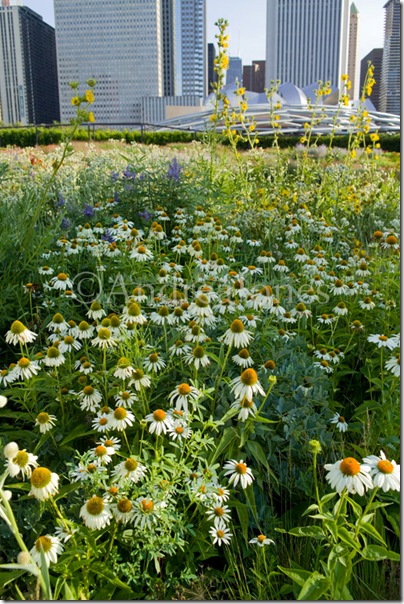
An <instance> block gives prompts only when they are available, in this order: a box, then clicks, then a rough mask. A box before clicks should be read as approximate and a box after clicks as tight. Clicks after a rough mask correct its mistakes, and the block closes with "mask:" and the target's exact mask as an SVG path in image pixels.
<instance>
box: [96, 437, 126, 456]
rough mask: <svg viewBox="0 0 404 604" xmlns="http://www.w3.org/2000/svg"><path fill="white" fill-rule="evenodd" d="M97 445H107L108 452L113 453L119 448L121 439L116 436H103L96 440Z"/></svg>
mask: <svg viewBox="0 0 404 604" xmlns="http://www.w3.org/2000/svg"><path fill="white" fill-rule="evenodd" d="M97 445H104V447H108V449H109V454H110V455H114V454H115V453H116V452H117V451H119V449H120V448H121V441H120V440H119V438H117V437H116V436H103V437H102V438H100V440H99V441H97Z"/></svg>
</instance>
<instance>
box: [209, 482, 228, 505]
mask: <svg viewBox="0 0 404 604" xmlns="http://www.w3.org/2000/svg"><path fill="white" fill-rule="evenodd" d="M212 498H213V499H214V501H215V502H217V503H218V504H219V505H221V504H222V503H225V502H226V501H228V500H229V498H230V491H229V489H226V488H225V487H222V486H220V485H215V486H214V488H213V491H212Z"/></svg>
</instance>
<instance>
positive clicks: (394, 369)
mask: <svg viewBox="0 0 404 604" xmlns="http://www.w3.org/2000/svg"><path fill="white" fill-rule="evenodd" d="M384 366H385V368H386V369H388V371H391V373H392V374H393V375H394V376H395V377H400V353H399V352H398V353H397V354H396V355H395V356H394V357H390V358H389V359H388V361H386V363H385V365H384Z"/></svg>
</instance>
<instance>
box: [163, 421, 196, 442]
mask: <svg viewBox="0 0 404 604" xmlns="http://www.w3.org/2000/svg"><path fill="white" fill-rule="evenodd" d="M168 436H169V437H170V438H171V439H172V440H179V441H180V440H187V439H188V438H190V437H191V436H192V430H191V428H190V427H189V426H187V425H186V424H185V423H184V422H183V421H182V420H174V423H173V424H172V426H171V428H170V429H169V430H168Z"/></svg>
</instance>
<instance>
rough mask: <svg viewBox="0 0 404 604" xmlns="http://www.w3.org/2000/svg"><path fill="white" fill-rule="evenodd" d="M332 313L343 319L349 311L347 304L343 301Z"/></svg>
mask: <svg viewBox="0 0 404 604" xmlns="http://www.w3.org/2000/svg"><path fill="white" fill-rule="evenodd" d="M332 312H333V313H334V314H335V315H337V316H339V317H343V316H344V315H347V314H348V312H349V310H348V308H347V305H346V304H345V302H343V301H341V302H338V304H337V306H335V307H334V308H333V309H332Z"/></svg>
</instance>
